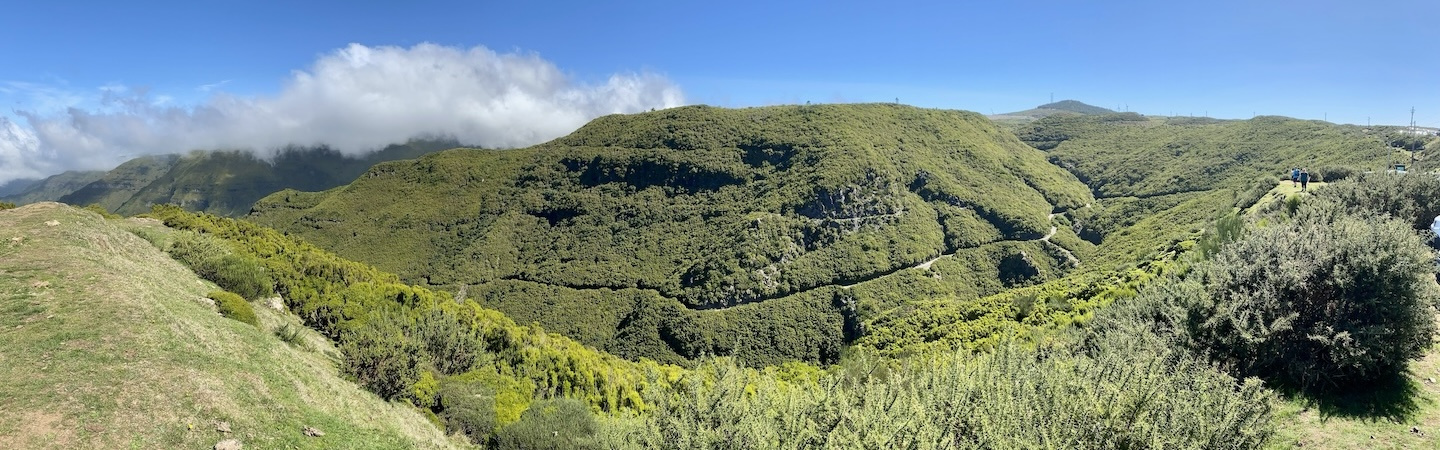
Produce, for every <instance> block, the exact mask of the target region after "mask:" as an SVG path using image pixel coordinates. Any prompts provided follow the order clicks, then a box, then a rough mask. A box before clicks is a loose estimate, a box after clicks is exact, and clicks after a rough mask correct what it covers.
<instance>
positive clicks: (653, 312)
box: [250, 104, 1090, 364]
mask: <svg viewBox="0 0 1440 450" xmlns="http://www.w3.org/2000/svg"><path fill="white" fill-rule="evenodd" d="M1088 202H1090V196H1089V193H1088V190H1087V189H1086V188H1085V187H1084V186H1083V185H1082V184H1080V183H1078V182H1077V181H1076V180H1075V179H1074V177H1073V176H1071V175H1069V174H1068V173H1066V172H1064V171H1062V170H1060V169H1058V168H1056V167H1054V166H1053V165H1051V164H1049V163H1048V162H1046V161H1045V160H1044V158H1043V154H1042V153H1040V152H1038V151H1035V150H1034V149H1031V148H1029V147H1027V146H1025V145H1024V144H1022V143H1021V142H1020V141H1018V140H1017V139H1015V137H1014V136H1013V135H1012V134H1010V133H1008V132H1006V131H1003V130H1000V129H998V128H996V127H995V126H994V125H993V124H992V123H990V122H989V121H988V120H986V119H985V118H984V117H982V116H979V115H977V114H973V113H965V112H958V111H938V110H925V109H918V108H912V107H904V106H897V105H889V104H872V105H820V106H787V107H767V108H749V109H720V108H710V107H687V108H677V109H673V110H666V111H660V112H654V113H648V114H637V115H630V116H607V117H602V118H600V119H597V120H595V121H594V122H592V123H590V124H589V125H587V126H585V127H583V128H581V129H580V130H578V131H576V132H575V133H573V134H571V135H570V136H566V137H563V138H560V139H557V140H555V141H553V142H550V143H547V144H543V145H539V146H536V147H531V148H527V149H519V150H506V151H490V150H469V149H458V150H451V151H446V152H441V153H437V154H433V155H428V156H426V157H424V158H421V159H419V160H415V161H400V162H392V163H385V164H380V165H377V166H375V167H374V168H372V169H371V170H370V171H369V172H368V173H366V174H365V175H364V176H362V177H360V178H359V179H357V180H356V181H355V182H354V183H352V184H350V185H348V186H345V187H341V188H337V189H333V190H330V191H325V192H320V193H305V192H298V191H284V192H279V193H276V194H274V195H272V196H269V197H267V198H265V199H264V200H262V201H260V202H258V203H257V204H256V206H255V213H254V214H252V215H251V216H250V218H251V219H253V220H255V221H257V222H259V223H262V224H267V225H270V226H274V227H276V228H278V229H281V230H283V231H286V232H290V233H294V234H296V235H298V236H302V237H304V238H305V239H307V240H310V241H313V242H315V243H317V244H318V245H320V246H322V247H325V248H328V249H332V250H334V251H335V252H337V253H339V254H340V255H342V256H346V257H350V258H355V259H357V260H361V261H365V262H369V263H372V264H375V265H377V266H378V267H380V268H382V269H384V270H387V271H394V272H396V273H398V274H400V275H401V277H402V278H403V279H405V280H407V281H412V282H417V283H422V284H428V285H432V286H452V287H453V288H454V289H461V286H464V288H463V289H464V290H465V291H466V292H467V293H468V295H469V296H470V297H472V298H476V299H477V300H478V301H480V302H481V303H482V304H484V305H486V306H488V307H493V308H496V309H499V310H501V311H504V312H506V313H507V314H513V315H514V316H515V317H516V318H517V319H519V320H521V321H531V320H533V321H537V322H539V323H540V324H542V325H544V326H545V327H546V328H547V329H552V330H555V331H558V332H561V333H565V334H567V335H571V336H575V337H576V338H577V339H581V340H582V341H583V342H586V343H587V344H590V345H595V346H596V347H599V348H602V349H606V350H609V351H611V352H614V353H617V354H621V355H624V356H627V357H649V358H654V359H657V360H661V361H668V362H681V361H683V360H685V359H691V358H695V357H698V356H701V355H704V354H725V355H729V354H737V355H741V356H742V359H744V360H745V361H746V362H747V363H751V364H764V363H770V362H778V361H785V360H792V359H802V360H819V361H826V360H834V358H836V357H838V352H839V349H840V348H841V347H842V346H843V344H844V342H845V340H846V339H847V338H846V334H847V333H849V334H850V335H852V337H853V335H854V334H855V333H858V332H859V331H858V328H857V327H858V326H859V325H860V324H859V321H862V320H864V318H863V317H860V314H861V313H862V312H868V311H884V310H888V309H891V308H894V307H897V306H899V304H900V303H902V302H903V301H904V300H906V299H909V298H912V297H921V296H936V295H957V296H959V297H960V298H963V299H973V298H978V297H980V296H984V295H989V294H993V293H996V292H998V291H1000V290H1003V289H1005V288H1006V287H1008V286H1015V285H1024V284H1031V283H1036V282H1040V281H1044V280H1046V279H1053V278H1055V277H1058V276H1060V275H1062V274H1063V273H1064V272H1065V271H1067V270H1069V268H1070V266H1069V265H1068V264H1067V263H1065V262H1064V261H1065V257H1064V255H1063V254H1062V252H1061V251H1060V250H1059V249H1058V248H1057V247H1056V246H1055V245H1052V244H1051V243H1047V242H1044V241H1041V238H1042V237H1045V235H1047V234H1048V233H1049V232H1050V231H1051V229H1052V221H1051V216H1050V214H1051V213H1052V212H1056V211H1067V210H1072V209H1075V208H1078V207H1082V206H1083V205H1085V204H1086V203H1088ZM942 255H954V256H946V257H942V258H939V259H938V260H934V261H932V264H922V263H925V262H927V261H931V260H932V259H935V258H937V257H940V256H942ZM921 265H924V266H926V267H927V268H923V269H918V268H916V267H917V266H921ZM941 274H943V275H941ZM851 285H855V286H854V288H853V289H851V288H850V287H851ZM900 287H904V288H907V289H908V288H914V289H916V290H917V291H916V292H915V293H914V294H913V295H904V296H902V297H901V298H896V297H895V296H896V295H897V294H896V293H894V292H892V289H893V288H900ZM922 291H923V292H922ZM737 305H739V306H744V307H741V308H734V307H735V306H737ZM847 323H849V324H850V325H848V326H847V325H846V324H847ZM847 327H848V329H850V331H848V332H847V331H845V330H846V329H847Z"/></svg>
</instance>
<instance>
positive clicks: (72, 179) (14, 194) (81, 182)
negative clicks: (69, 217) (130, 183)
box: [0, 170, 105, 205]
mask: <svg viewBox="0 0 1440 450" xmlns="http://www.w3.org/2000/svg"><path fill="white" fill-rule="evenodd" d="M104 175H105V172H103V171H98V170H95V171H74V170H72V171H69V172H65V173H61V174H57V175H52V176H49V177H47V178H45V179H43V180H17V182H16V183H8V184H6V187H7V188H8V187H10V186H12V185H17V186H19V189H13V190H11V192H9V193H7V194H4V195H3V196H0V201H7V202H11V203H15V204H20V205H23V204H27V203H35V202H53V201H56V200H59V199H60V197H64V196H66V195H68V194H70V193H71V192H75V191H76V190H79V189H80V188H83V187H85V186H86V185H88V184H90V183H92V182H94V181H95V180H99V179H100V177H102V176H104ZM20 183H23V185H20Z"/></svg>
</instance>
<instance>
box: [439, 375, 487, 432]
mask: <svg viewBox="0 0 1440 450" xmlns="http://www.w3.org/2000/svg"><path fill="white" fill-rule="evenodd" d="M437 409H438V410H439V411H440V412H439V413H438V414H439V416H440V418H441V419H442V420H444V423H445V429H446V430H448V431H451V432H461V433H465V435H466V436H469V437H470V439H471V441H474V442H485V441H486V440H488V439H489V438H490V436H491V435H492V434H493V433H494V432H495V427H496V426H497V422H496V419H495V391H494V390H492V389H490V388H489V387H486V386H484V385H482V384H479V383H442V384H441V385H440V403H439V405H438V407H437Z"/></svg>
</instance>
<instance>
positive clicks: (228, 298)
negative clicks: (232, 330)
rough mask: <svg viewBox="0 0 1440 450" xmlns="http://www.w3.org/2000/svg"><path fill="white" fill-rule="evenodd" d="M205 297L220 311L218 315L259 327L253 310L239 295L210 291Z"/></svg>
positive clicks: (258, 321)
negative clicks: (212, 301)
mask: <svg viewBox="0 0 1440 450" xmlns="http://www.w3.org/2000/svg"><path fill="white" fill-rule="evenodd" d="M207 296H208V297H210V299H211V300H214V301H215V307H216V308H218V309H219V310H220V315H222V316H225V317H229V318H231V319H235V320H238V321H240V322H244V323H248V324H250V325H254V326H255V327H257V328H258V327H259V326H260V320H259V319H257V318H256V317H255V308H254V307H252V306H250V302H247V301H245V299H244V298H241V297H240V296H239V295H235V294H233V293H230V292H225V291H212V292H210V294H209V295H207Z"/></svg>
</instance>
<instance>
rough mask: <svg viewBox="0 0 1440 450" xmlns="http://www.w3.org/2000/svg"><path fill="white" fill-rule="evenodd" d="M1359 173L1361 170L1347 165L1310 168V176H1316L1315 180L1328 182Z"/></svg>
mask: <svg viewBox="0 0 1440 450" xmlns="http://www.w3.org/2000/svg"><path fill="white" fill-rule="evenodd" d="M1359 174H1360V171H1358V170H1355V169H1354V168H1351V167H1346V166H1320V167H1317V168H1314V169H1310V176H1312V177H1315V181H1324V182H1326V183H1334V182H1336V181H1342V180H1346V179H1349V178H1351V177H1354V176H1356V175H1359Z"/></svg>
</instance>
